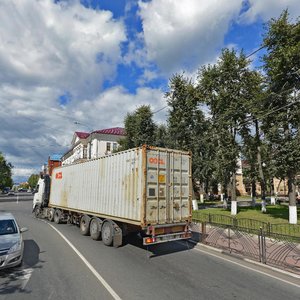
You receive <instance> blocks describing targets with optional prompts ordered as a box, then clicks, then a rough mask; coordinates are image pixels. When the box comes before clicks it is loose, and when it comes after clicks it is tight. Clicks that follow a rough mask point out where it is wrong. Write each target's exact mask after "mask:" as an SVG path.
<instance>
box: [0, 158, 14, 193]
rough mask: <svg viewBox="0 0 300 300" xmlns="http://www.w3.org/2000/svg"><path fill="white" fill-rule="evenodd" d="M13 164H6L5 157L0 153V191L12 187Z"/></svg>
mask: <svg viewBox="0 0 300 300" xmlns="http://www.w3.org/2000/svg"><path fill="white" fill-rule="evenodd" d="M12 168H13V166H12V164H11V163H8V162H6V159H5V157H4V156H3V154H2V153H1V152H0V189H3V188H4V187H12V185H13V180H12Z"/></svg>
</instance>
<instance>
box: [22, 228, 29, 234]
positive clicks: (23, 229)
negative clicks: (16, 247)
mask: <svg viewBox="0 0 300 300" xmlns="http://www.w3.org/2000/svg"><path fill="white" fill-rule="evenodd" d="M25 231H28V228H26V227H23V228H21V229H20V232H21V233H23V232H25Z"/></svg>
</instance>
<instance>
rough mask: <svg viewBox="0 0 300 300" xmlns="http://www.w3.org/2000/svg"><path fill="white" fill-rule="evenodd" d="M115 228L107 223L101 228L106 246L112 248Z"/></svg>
mask: <svg viewBox="0 0 300 300" xmlns="http://www.w3.org/2000/svg"><path fill="white" fill-rule="evenodd" d="M113 230H114V229H113V227H112V224H111V223H110V222H108V221H106V222H105V223H104V224H103V225H102V228H101V237H102V241H103V243H104V245H106V246H111V245H112V242H113Z"/></svg>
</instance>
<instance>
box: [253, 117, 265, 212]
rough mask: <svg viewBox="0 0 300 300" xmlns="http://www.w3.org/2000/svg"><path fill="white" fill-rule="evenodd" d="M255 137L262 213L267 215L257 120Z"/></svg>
mask: <svg viewBox="0 0 300 300" xmlns="http://www.w3.org/2000/svg"><path fill="white" fill-rule="evenodd" d="M255 135H256V142H257V164H258V174H259V182H260V188H261V211H262V212H263V213H265V212H266V211H267V210H266V182H265V177H264V171H263V168H262V161H261V148H260V138H259V127H258V121H257V120H255Z"/></svg>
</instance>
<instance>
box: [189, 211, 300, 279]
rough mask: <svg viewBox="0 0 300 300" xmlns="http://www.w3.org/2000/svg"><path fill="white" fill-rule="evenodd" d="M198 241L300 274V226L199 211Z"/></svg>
mask: <svg viewBox="0 0 300 300" xmlns="http://www.w3.org/2000/svg"><path fill="white" fill-rule="evenodd" d="M199 217H200V218H201V219H200V218H199V219H198V218H195V217H194V222H197V223H198V227H197V228H198V230H199V234H200V241H201V242H202V243H204V244H207V245H210V246H213V247H217V248H220V249H222V250H224V251H225V252H229V253H233V254H236V255H241V256H243V257H247V258H249V259H253V260H255V261H259V262H261V263H263V264H268V265H272V266H275V267H279V268H282V269H286V270H288V271H291V272H294V273H296V274H300V226H299V225H290V224H270V223H266V222H261V221H257V220H252V219H237V218H234V217H230V216H224V215H209V214H201V215H200V214H199Z"/></svg>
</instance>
